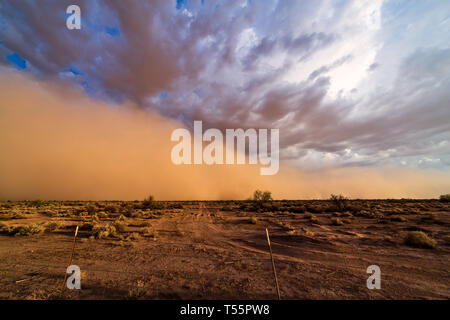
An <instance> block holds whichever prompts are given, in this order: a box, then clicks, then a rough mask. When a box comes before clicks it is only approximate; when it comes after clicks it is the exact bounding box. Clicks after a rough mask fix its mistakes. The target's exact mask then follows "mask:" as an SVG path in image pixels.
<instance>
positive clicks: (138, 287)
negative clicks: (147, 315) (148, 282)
mask: <svg viewBox="0 0 450 320" xmlns="http://www.w3.org/2000/svg"><path fill="white" fill-rule="evenodd" d="M144 295H145V283H144V281H142V280H138V281H137V282H136V284H135V285H134V286H133V287H131V288H130V289H129V290H128V299H130V300H135V299H139V298H141V297H143V296H144Z"/></svg>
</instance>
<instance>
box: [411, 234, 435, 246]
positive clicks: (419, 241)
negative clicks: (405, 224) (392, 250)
mask: <svg viewBox="0 0 450 320" xmlns="http://www.w3.org/2000/svg"><path fill="white" fill-rule="evenodd" d="M404 242H405V244H406V245H408V246H411V247H416V248H426V249H433V248H435V247H436V240H434V239H432V238H430V237H429V236H427V234H426V233H424V232H422V231H410V232H408V233H407V235H406V237H405V240H404Z"/></svg>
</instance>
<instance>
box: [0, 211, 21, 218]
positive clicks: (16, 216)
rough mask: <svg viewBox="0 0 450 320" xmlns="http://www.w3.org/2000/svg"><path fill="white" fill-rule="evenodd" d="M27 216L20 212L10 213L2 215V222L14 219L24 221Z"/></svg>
mask: <svg viewBox="0 0 450 320" xmlns="http://www.w3.org/2000/svg"><path fill="white" fill-rule="evenodd" d="M24 218H25V216H24V215H23V214H21V213H18V212H8V213H5V214H0V220H13V219H24Z"/></svg>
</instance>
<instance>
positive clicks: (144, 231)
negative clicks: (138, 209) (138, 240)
mask: <svg viewBox="0 0 450 320" xmlns="http://www.w3.org/2000/svg"><path fill="white" fill-rule="evenodd" d="M142 234H143V235H144V237H149V238H153V239H156V237H157V236H158V232H156V231H155V230H153V229H152V228H150V227H146V228H144V229H142Z"/></svg>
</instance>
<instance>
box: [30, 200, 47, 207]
mask: <svg viewBox="0 0 450 320" xmlns="http://www.w3.org/2000/svg"><path fill="white" fill-rule="evenodd" d="M30 204H31V206H33V207H41V206H45V205H47V204H48V202H47V201H45V200H42V199H36V200H33V201H31V203H30Z"/></svg>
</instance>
